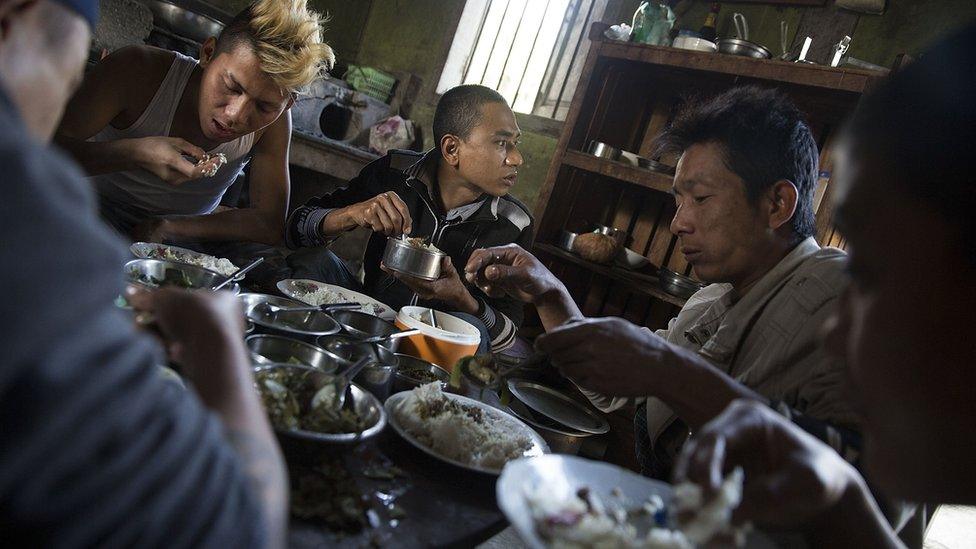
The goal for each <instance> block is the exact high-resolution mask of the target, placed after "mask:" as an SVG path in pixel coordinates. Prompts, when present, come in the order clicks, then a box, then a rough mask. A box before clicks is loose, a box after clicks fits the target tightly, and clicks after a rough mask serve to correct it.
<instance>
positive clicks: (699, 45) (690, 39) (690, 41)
mask: <svg viewBox="0 0 976 549" xmlns="http://www.w3.org/2000/svg"><path fill="white" fill-rule="evenodd" d="M671 46H672V47H675V48H678V49H679V50H693V51H703V52H706V53H715V52H717V51H718V44H716V43H715V42H709V41H708V40H705V39H704V38H698V37H696V36H679V37H677V38H675V39H674V43H673V44H671Z"/></svg>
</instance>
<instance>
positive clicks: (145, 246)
mask: <svg viewBox="0 0 976 549" xmlns="http://www.w3.org/2000/svg"><path fill="white" fill-rule="evenodd" d="M166 249H168V250H170V251H172V252H175V253H180V254H185V255H186V256H187V257H188V258H190V259H197V260H201V261H214V262H216V261H217V260H219V259H221V258H218V257H215V256H212V255H209V254H205V253H203V252H198V251H195V250H190V249H187V248H181V247H179V246H171V245H169V244H157V243H155V242H134V243H132V245H130V246H129V251H130V252H132V255H134V256H136V257H138V258H140V259H149V255H150V254H151V253H152V252H154V251H156V250H166ZM167 261H172V260H167ZM228 261H229V260H228ZM177 263H185V262H182V261H177ZM186 264H187V265H196V266H197V267H199V265H197V264H196V263H186ZM231 267H232V268H230V269H229V270H228V271H227V272H222V271H214V272H215V273H220V274H222V275H224V276H230V275H232V274H234V271H236V270H237V269H238V267H237V266H236V265H234V264H233V263H231Z"/></svg>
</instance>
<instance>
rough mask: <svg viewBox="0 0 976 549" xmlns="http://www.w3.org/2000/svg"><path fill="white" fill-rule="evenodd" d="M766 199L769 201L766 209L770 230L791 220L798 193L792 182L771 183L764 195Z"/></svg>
mask: <svg viewBox="0 0 976 549" xmlns="http://www.w3.org/2000/svg"><path fill="white" fill-rule="evenodd" d="M766 198H767V200H768V201H769V203H768V205H767V207H768V212H769V228H770V229H774V230H775V229H779V228H780V227H782V226H783V225H785V224H787V223H789V222H790V220H791V219H793V214H794V213H796V205H797V200H798V199H799V192H798V191H797V188H796V185H794V184H793V182H792V181H789V180H787V179H780V180H779V181H777V182H776V183H773V184H772V186H771V187H770V188H769V191H768V192H767V194H766Z"/></svg>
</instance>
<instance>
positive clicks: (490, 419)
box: [385, 382, 549, 475]
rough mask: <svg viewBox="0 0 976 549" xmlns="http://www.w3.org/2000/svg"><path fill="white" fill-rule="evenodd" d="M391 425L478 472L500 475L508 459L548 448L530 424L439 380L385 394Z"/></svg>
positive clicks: (430, 450) (433, 453) (423, 447)
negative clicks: (444, 388) (458, 392)
mask: <svg viewBox="0 0 976 549" xmlns="http://www.w3.org/2000/svg"><path fill="white" fill-rule="evenodd" d="M385 407H386V414H387V420H388V422H389V424H390V426H391V427H393V430H394V431H396V432H397V434H399V435H400V436H401V437H403V438H404V439H405V440H406V441H407V442H409V443H410V444H412V445H413V446H415V447H417V448H419V449H420V450H421V451H423V452H425V453H427V454H429V455H431V456H433V457H435V458H437V459H439V460H441V461H445V462H447V463H450V464H452V465H455V466H457V467H460V468H462V469H467V470H469V471H476V472H479V473H486V474H489V475H498V474H499V473H501V471H502V468H503V467H504V466H505V464H506V463H508V462H509V461H513V460H516V459H520V458H524V457H535V456H541V455H543V454H547V453H549V446H548V445H546V442H545V440H543V439H542V437H541V436H539V434H538V433H536V432H535V431H533V430H532V428H531V427H529V426H528V425H526V424H524V423H522V422H521V421H519V420H518V419H516V418H515V417H513V416H511V415H509V414H507V413H505V412H503V411H501V410H499V409H497V408H493V407H491V406H489V405H487V404H485V403H483V402H479V401H477V400H474V399H471V398H467V397H463V396H460V395H455V394H450V393H445V392H443V391H442V390H441V386H440V384H439V383H437V382H434V383H428V384H426V385H421V386H420V387H417V388H416V389H413V390H411V391H403V392H401V393H397V394H395V395H393V396H391V397H390V398H389V399H387V401H386V404H385Z"/></svg>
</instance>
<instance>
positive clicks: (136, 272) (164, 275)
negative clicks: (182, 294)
mask: <svg viewBox="0 0 976 549" xmlns="http://www.w3.org/2000/svg"><path fill="white" fill-rule="evenodd" d="M122 272H123V273H124V274H125V277H126V280H127V281H128V282H129V283H130V284H137V285H141V286H144V287H149V288H158V287H161V286H177V287H180V288H185V289H188V290H201V289H210V288H213V287H214V286H216V285H218V284H220V283H221V282H224V281H225V280H227V277H226V276H224V275H222V274H219V273H216V272H214V271H211V270H208V269H204V268H203V267H197V266H196V265H190V264H188V263H177V262H175V261H166V260H163V259H133V260H132V261H129V262H127V263H126V264H125V265H124V266H123V267H122ZM224 289H225V290H227V291H230V292H233V293H235V294H237V293H239V292H240V291H241V288H240V286H238V285H237V283H236V282H235V283H231V284H229V285H227V286H225V287H224Z"/></svg>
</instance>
